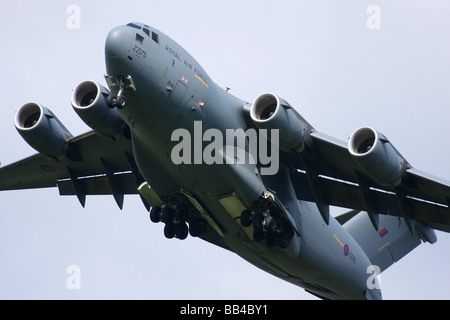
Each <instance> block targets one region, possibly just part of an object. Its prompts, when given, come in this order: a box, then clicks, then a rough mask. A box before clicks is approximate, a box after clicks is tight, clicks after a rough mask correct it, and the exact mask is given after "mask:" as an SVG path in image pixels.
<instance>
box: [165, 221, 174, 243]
mask: <svg viewBox="0 0 450 320" xmlns="http://www.w3.org/2000/svg"><path fill="white" fill-rule="evenodd" d="M164 236H165V237H166V238H167V239H173V238H174V237H175V224H174V223H167V224H166V225H165V226H164Z"/></svg>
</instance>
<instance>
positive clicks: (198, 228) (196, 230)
mask: <svg viewBox="0 0 450 320" xmlns="http://www.w3.org/2000/svg"><path fill="white" fill-rule="evenodd" d="M205 232H206V228H205V226H204V225H203V223H202V222H201V221H200V220H199V219H194V220H191V221H189V234H190V235H191V236H192V237H198V236H201V235H202V234H204V233H205Z"/></svg>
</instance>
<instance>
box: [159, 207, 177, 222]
mask: <svg viewBox="0 0 450 320" xmlns="http://www.w3.org/2000/svg"><path fill="white" fill-rule="evenodd" d="M174 218H175V211H174V210H173V209H172V208H171V207H168V206H165V207H164V208H162V211H161V221H162V222H164V223H172V222H173V219H174Z"/></svg>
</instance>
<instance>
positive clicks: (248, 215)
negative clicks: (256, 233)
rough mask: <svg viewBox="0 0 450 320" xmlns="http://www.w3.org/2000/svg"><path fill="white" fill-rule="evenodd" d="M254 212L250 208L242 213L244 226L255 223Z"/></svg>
mask: <svg viewBox="0 0 450 320" xmlns="http://www.w3.org/2000/svg"><path fill="white" fill-rule="evenodd" d="M253 216H254V214H253V212H251V211H250V210H244V211H242V213H241V224H242V225H243V226H244V227H250V226H251V225H252V223H253Z"/></svg>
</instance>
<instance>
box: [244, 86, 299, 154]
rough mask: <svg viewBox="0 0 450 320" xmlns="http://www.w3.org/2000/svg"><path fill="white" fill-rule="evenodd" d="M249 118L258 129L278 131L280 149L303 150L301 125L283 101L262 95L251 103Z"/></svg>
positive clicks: (269, 95)
mask: <svg viewBox="0 0 450 320" xmlns="http://www.w3.org/2000/svg"><path fill="white" fill-rule="evenodd" d="M250 117H251V118H252V120H253V122H254V124H255V126H256V127H257V128H258V129H267V130H271V129H277V130H279V139H280V141H279V145H280V147H282V148H284V149H288V150H296V151H301V150H303V147H304V144H303V125H302V123H301V122H300V120H299V118H298V117H297V116H296V114H295V113H294V111H293V110H292V107H291V106H290V104H289V103H287V102H286V101H285V100H283V99H281V98H279V97H278V96H276V95H274V94H271V93H266V94H263V95H261V96H259V97H257V98H256V99H255V101H254V102H253V104H252V106H251V108H250ZM268 138H269V139H270V136H269V137H268Z"/></svg>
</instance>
